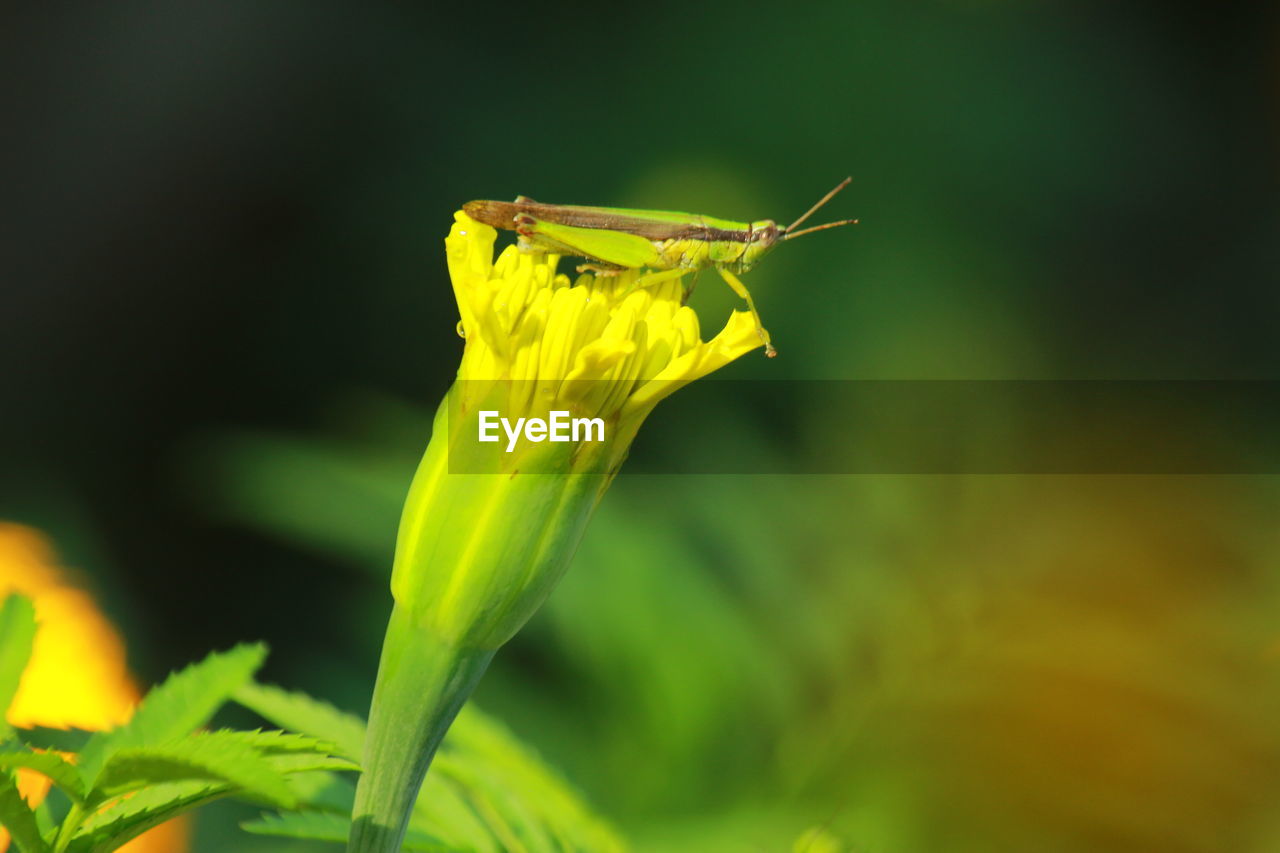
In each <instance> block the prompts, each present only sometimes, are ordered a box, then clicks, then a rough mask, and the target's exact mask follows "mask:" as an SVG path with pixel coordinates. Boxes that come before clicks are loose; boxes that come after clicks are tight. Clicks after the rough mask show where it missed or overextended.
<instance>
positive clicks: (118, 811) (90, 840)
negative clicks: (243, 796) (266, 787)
mask: <svg viewBox="0 0 1280 853" xmlns="http://www.w3.org/2000/svg"><path fill="white" fill-rule="evenodd" d="M231 791H232V789H231V788H230V787H229V786H227V785H217V784H214V785H211V784H208V783H206V782H171V783H167V784H163V785H156V786H155V787H152V788H146V789H144V790H142V791H138V792H137V793H136V794H134V795H133V796H131V797H126V798H124V799H120V800H117V801H116V802H114V803H112V804H111V805H109V806H107V807H106V808H105V809H102V810H101V811H98V812H95V813H94V814H92V815H90V816H89V817H87V818H86V819H85V820H84V822H83V823H82V824H80V828H79V830H77V832H76V834H75V836H74V837H72V839H71V843H70V845H68V847H67V853H109V852H110V851H112V850H115V849H117V848H118V847H120V846H121V845H123V844H125V843H126V842H128V841H131V840H132V839H134V838H136V837H137V836H139V835H141V834H142V833H144V832H146V831H147V830H148V829H152V828H153V827H156V826H159V825H160V824H162V823H164V822H165V821H167V820H170V819H172V818H174V817H177V816H178V815H180V814H182V813H183V812H186V811H190V810H191V809H194V808H197V807H199V806H203V805H206V804H207V803H211V802H213V801H214V800H218V799H221V798H222V797H225V796H227V795H228V794H229V793H231Z"/></svg>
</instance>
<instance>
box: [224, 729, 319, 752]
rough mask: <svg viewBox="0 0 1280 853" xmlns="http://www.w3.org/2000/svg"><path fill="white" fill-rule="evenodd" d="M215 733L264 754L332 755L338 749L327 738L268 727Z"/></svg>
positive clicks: (226, 730) (225, 730)
mask: <svg viewBox="0 0 1280 853" xmlns="http://www.w3.org/2000/svg"><path fill="white" fill-rule="evenodd" d="M217 734H219V735H223V736H226V737H228V738H230V739H233V740H236V741H239V742H240V743H243V744H245V745H246V746H251V747H253V748H254V749H257V750H259V751H260V752H262V753H263V754H264V755H275V754H277V753H292V752H314V753H320V754H324V755H333V754H335V753H337V752H338V751H339V750H338V748H337V746H335V745H334V744H332V743H330V742H329V741H327V740H320V739H319V738H313V737H310V736H308V735H300V734H295V733H293V732H282V731H279V730H277V729H268V730H266V731H264V730H262V729H252V730H249V731H243V730H239V729H219V730H218V732H217Z"/></svg>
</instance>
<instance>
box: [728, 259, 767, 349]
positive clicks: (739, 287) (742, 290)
mask: <svg viewBox="0 0 1280 853" xmlns="http://www.w3.org/2000/svg"><path fill="white" fill-rule="evenodd" d="M716 272H718V273H720V277H721V278H723V279H724V283H725V284H727V285H729V287H730V288H732V289H733V292H734V293H736V294H738V296H739V297H741V298H742V300H743V301H744V302H746V303H747V309H748V310H749V311H750V312H751V319H752V320H754V321H755V324H756V334H758V335H759V336H760V340H761V341H763V342H764V354H765V355H767V356H769V358H773V357H774V356H776V355H777V354H778V351H777V350H776V349H774V348H773V341H772V340H771V339H770V338H769V332H768V330H766V329H765V327H764V324H763V323H761V322H760V312H759V311H757V310H756V301H755V300H754V299H752V298H751V291H749V290H747V286H746V285H745V284H743V283H742V280H741V279H739V278H738V277H737V276H736V275H734V274H733V273H731V272H729V271H728V270H727V269H725V268H724V267H716Z"/></svg>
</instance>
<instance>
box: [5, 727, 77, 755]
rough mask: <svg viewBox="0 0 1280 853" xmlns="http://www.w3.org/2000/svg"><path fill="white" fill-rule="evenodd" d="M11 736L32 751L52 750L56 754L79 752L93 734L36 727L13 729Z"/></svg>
mask: <svg viewBox="0 0 1280 853" xmlns="http://www.w3.org/2000/svg"><path fill="white" fill-rule="evenodd" d="M13 736H14V737H15V738H17V740H19V741H21V742H22V743H24V744H26V745H27V746H29V747H31V748H32V749H52V750H56V751H58V752H80V751H81V750H82V749H84V745H85V744H86V743H88V742H89V738H91V737H93V732H86V731H85V730H83V729H49V728H44V727H43V726H36V727H35V728H30V729H19V728H15V729H13Z"/></svg>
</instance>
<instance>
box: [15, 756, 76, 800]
mask: <svg viewBox="0 0 1280 853" xmlns="http://www.w3.org/2000/svg"><path fill="white" fill-rule="evenodd" d="M19 767H22V768H25V769H27V770H34V771H35V772H37V773H39V774H41V775H42V776H47V777H49V778H50V779H51V780H53V783H54V784H55V785H57V786H58V787H59V788H61V789H62V791H63V793H65V794H66V795H67V796H68V797H70V798H71V799H73V800H75V801H76V802H77V803H83V802H84V793H85V792H84V780H83V779H81V778H80V771H79V770H77V769H76V767H75V765H74V764H72V763H71V762H69V761H67V760H65V759H64V758H62V756H60V755H56V754H55V753H52V752H32V751H31V750H29V749H3V750H0V770H5V771H8V770H15V769H17V768H19Z"/></svg>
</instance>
